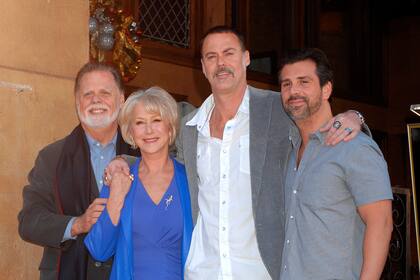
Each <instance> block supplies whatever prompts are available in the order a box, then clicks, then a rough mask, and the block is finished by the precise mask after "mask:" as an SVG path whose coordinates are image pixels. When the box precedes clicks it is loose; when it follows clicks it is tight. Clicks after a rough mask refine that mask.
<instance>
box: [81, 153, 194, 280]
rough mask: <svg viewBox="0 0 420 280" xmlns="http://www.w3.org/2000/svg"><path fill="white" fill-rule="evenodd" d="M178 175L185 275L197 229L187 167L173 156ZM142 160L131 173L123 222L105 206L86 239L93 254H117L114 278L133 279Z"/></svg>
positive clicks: (106, 191) (103, 194) (104, 193)
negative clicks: (134, 228)
mask: <svg viewBox="0 0 420 280" xmlns="http://www.w3.org/2000/svg"><path fill="white" fill-rule="evenodd" d="M173 163H174V176H175V179H176V183H177V187H178V193H179V196H180V200H181V206H182V215H183V218H184V219H183V221H184V229H183V235H182V254H181V261H182V275H184V266H185V261H186V260H187V256H188V251H189V249H190V243H191V235H192V230H193V223H192V215H191V202H190V194H189V191H188V182H187V176H186V173H185V167H184V165H182V164H181V163H179V162H177V161H176V160H175V159H173ZM139 164H140V159H137V161H136V162H135V163H134V164H133V165H132V166H131V168H130V172H131V174H134V182H133V183H132V185H131V188H130V190H129V192H128V194H127V196H126V198H125V201H124V206H123V208H122V210H121V216H120V221H119V223H118V225H117V226H114V225H113V224H112V222H111V219H110V217H109V214H108V211H107V209H106V207H105V209H104V211H103V212H102V214H101V216H100V217H99V218H98V221H97V222H96V224H95V225H94V226H93V227H92V229H91V230H90V232H89V234H88V235H87V236H86V238H85V245H86V247H87V248H88V250H89V252H90V254H91V255H92V257H93V258H94V259H96V260H98V261H101V262H104V261H106V260H108V259H109V258H110V257H112V256H114V255H115V256H114V263H113V265H112V271H111V277H110V279H115V280H117V279H118V280H122V279H124V280H125V279H133V240H132V225H131V224H132V221H131V220H132V219H131V216H132V208H133V200H134V194H135V186H136V185H137V180H138V167H139ZM100 197H103V198H108V197H109V187H108V186H104V187H103V188H102V191H101V194H100Z"/></svg>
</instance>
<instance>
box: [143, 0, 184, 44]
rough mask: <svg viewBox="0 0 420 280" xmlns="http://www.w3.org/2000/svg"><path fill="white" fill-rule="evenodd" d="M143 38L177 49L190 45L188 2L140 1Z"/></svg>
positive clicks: (171, 0)
mask: <svg viewBox="0 0 420 280" xmlns="http://www.w3.org/2000/svg"><path fill="white" fill-rule="evenodd" d="M139 9H140V27H141V29H142V31H143V37H145V38H149V39H152V40H156V41H160V42H164V43H167V44H170V45H174V46H177V47H182V48H188V47H189V45H190V0H140V8H139Z"/></svg>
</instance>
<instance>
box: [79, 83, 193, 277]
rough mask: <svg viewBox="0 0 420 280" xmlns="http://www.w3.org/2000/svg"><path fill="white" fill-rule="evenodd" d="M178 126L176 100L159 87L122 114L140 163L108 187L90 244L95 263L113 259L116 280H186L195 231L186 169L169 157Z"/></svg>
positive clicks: (141, 94)
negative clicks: (186, 266)
mask: <svg viewBox="0 0 420 280" xmlns="http://www.w3.org/2000/svg"><path fill="white" fill-rule="evenodd" d="M178 123H179V121H178V114H177V105H176V102H175V100H174V99H173V98H172V97H171V96H170V95H169V94H168V93H167V92H166V91H164V90H163V89H161V88H158V87H152V88H149V89H147V90H146V91H137V92H135V93H133V94H132V95H131V96H130V97H129V98H128V99H127V101H126V102H125V104H124V106H123V108H122V110H121V113H120V116H119V125H120V127H121V133H122V135H123V138H124V140H125V141H126V142H127V143H129V144H131V145H132V146H134V147H137V148H139V149H140V153H141V158H140V159H137V161H136V162H135V163H134V164H133V165H132V166H131V167H130V172H131V174H132V175H130V176H127V175H126V174H125V173H123V172H116V173H114V174H113V176H112V178H111V180H110V181H111V182H110V186H109V187H108V186H104V188H103V189H102V192H101V197H104V198H107V199H108V200H107V203H106V206H105V209H104V211H103V213H102V214H101V216H100V217H99V219H98V221H97V223H96V224H95V225H94V226H93V228H92V230H91V231H90V233H89V234H88V236H87V237H86V239H85V244H86V246H87V248H88V250H89V251H90V253H91V254H92V256H93V257H94V258H95V259H97V260H99V261H105V260H107V259H109V258H110V257H112V256H114V264H113V267H112V272H111V279H171V280H172V279H183V268H184V264H185V261H186V258H187V255H188V250H189V246H190V241H191V233H192V227H193V226H192V218H191V205H190V197H189V192H188V183H187V178H186V174H185V168H184V166H183V165H182V164H181V163H179V162H177V161H176V160H175V159H173V158H171V157H170V156H169V148H170V146H171V145H172V144H173V143H174V141H175V138H176V133H177V126H178Z"/></svg>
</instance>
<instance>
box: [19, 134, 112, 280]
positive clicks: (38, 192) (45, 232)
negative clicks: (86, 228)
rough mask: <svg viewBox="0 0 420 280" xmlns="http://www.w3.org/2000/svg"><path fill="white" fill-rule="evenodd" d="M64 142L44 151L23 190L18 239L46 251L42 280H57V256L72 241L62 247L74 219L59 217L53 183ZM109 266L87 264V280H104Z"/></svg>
mask: <svg viewBox="0 0 420 280" xmlns="http://www.w3.org/2000/svg"><path fill="white" fill-rule="evenodd" d="M63 145H64V139H61V140H58V141H57V142H54V143H52V144H50V145H48V146H46V147H45V148H44V149H42V150H41V151H40V152H39V154H38V157H37V158H36V161H35V166H34V167H33V168H32V170H31V171H30V173H29V175H28V182H29V184H28V185H27V186H25V187H24V188H23V208H22V210H21V211H20V212H19V215H18V220H19V235H20V236H21V238H22V239H23V240H25V241H28V242H31V243H34V244H37V245H40V246H43V247H44V253H43V256H42V260H41V263H40V265H39V270H40V279H41V280H53V279H54V280H55V279H57V266H58V256H59V253H60V250H66V248H68V247H69V246H72V244H73V243H74V241H73V240H69V241H66V242H64V243H62V242H61V241H62V239H63V235H64V231H65V229H66V227H67V224H68V222H69V221H70V219H71V218H72V217H70V216H65V215H61V214H58V212H57V204H56V201H55V200H56V199H55V195H54V187H53V182H54V178H55V174H56V173H55V172H56V167H57V163H58V160H59V157H60V155H61V151H62V149H63ZM91 178H92V181H91V186H92V187H91V190H92V192H93V193H92V197H97V196H98V195H99V193H98V187H97V184H96V181H95V176H93V174H92V176H91ZM110 269H111V265H110V264H108V263H100V262H94V261H93V260H92V259H91V258H89V261H88V279H104V277H106V275H109V273H110Z"/></svg>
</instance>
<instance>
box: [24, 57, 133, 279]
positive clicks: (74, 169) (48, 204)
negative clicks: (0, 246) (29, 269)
mask: <svg viewBox="0 0 420 280" xmlns="http://www.w3.org/2000/svg"><path fill="white" fill-rule="evenodd" d="M74 97H75V105H76V111H77V115H78V117H79V120H80V124H79V125H78V126H77V127H76V128H75V129H74V130H73V131H72V132H71V133H70V134H69V135H68V136H67V137H65V138H63V139H61V140H58V141H56V142H54V143H52V144H49V145H48V146H46V147H45V148H43V149H42V150H41V151H40V152H39V155H38V157H37V159H36V161H35V166H34V167H33V168H32V170H31V172H30V173H29V175H28V181H29V184H28V185H27V186H25V187H24V189H23V208H22V210H21V211H20V213H19V215H18V220H19V234H20V236H21V237H22V239H24V240H25V241H28V242H31V243H34V244H36V245H40V246H43V247H44V253H43V257H42V260H41V264H40V266H39V270H40V279H42V280H52V279H69V280H70V279H71V280H74V279H78V280H83V279H107V278H108V277H109V276H108V275H109V273H110V271H111V269H110V268H111V261H110V262H108V263H100V262H95V261H93V260H92V259H91V257H90V256H89V254H88V252H87V250H86V249H85V246H84V244H83V238H84V236H85V234H86V233H87V232H89V230H90V228H91V226H92V225H93V224H94V223H95V222H96V220H97V218H98V217H99V215H100V213H101V212H102V210H103V209H104V205H105V203H106V200H105V199H100V198H97V197H98V194H99V191H100V189H101V187H102V184H103V182H102V176H103V170H104V168H105V167H106V165H107V164H108V163H109V161H110V160H111V159H112V158H114V157H115V156H116V155H118V154H121V153H123V154H132V155H135V154H136V153H135V152H134V151H133V150H131V149H130V148H129V146H128V145H127V144H126V143H125V142H124V141H123V139H122V137H121V135H120V133H119V131H118V123H117V116H118V113H119V110H120V107H121V106H122V104H123V103H124V90H123V85H122V80H121V76H120V74H119V72H118V70H116V69H115V68H113V67H111V66H108V65H105V64H100V63H87V64H85V65H84V66H83V67H82V68H81V69H80V70H79V72H78V74H77V76H76V80H75V86H74Z"/></svg>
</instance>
